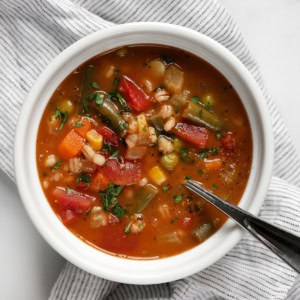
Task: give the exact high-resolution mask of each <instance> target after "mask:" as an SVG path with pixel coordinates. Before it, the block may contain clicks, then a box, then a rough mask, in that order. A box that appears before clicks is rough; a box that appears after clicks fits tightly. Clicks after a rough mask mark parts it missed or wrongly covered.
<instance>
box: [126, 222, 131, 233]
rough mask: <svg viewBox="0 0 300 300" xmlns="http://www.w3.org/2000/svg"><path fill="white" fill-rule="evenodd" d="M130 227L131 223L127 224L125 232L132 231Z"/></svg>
mask: <svg viewBox="0 0 300 300" xmlns="http://www.w3.org/2000/svg"><path fill="white" fill-rule="evenodd" d="M130 227H131V224H128V225H126V226H125V229H124V232H125V233H126V234H129V233H130Z"/></svg>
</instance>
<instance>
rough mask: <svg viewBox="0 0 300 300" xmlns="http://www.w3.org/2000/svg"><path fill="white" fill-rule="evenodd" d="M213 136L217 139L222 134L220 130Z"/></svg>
mask: <svg viewBox="0 0 300 300" xmlns="http://www.w3.org/2000/svg"><path fill="white" fill-rule="evenodd" d="M215 137H216V138H217V139H218V140H219V139H220V138H221V137H222V134H221V133H220V132H216V133H215Z"/></svg>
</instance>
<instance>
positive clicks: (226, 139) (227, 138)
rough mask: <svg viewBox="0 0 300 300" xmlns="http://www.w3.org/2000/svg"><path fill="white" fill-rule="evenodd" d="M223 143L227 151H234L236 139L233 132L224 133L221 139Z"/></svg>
mask: <svg viewBox="0 0 300 300" xmlns="http://www.w3.org/2000/svg"><path fill="white" fill-rule="evenodd" d="M221 144H222V146H223V147H224V148H225V149H226V150H227V151H234V150H235V148H236V141H235V137H234V135H233V133H232V132H226V133H224V134H223V136H222V139H221Z"/></svg>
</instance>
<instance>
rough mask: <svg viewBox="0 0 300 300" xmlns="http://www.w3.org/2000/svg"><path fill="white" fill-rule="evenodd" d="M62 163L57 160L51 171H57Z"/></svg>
mask: <svg viewBox="0 0 300 300" xmlns="http://www.w3.org/2000/svg"><path fill="white" fill-rule="evenodd" d="M61 163H62V160H61V159H60V160H58V161H57V162H56V163H55V165H54V166H53V167H52V170H58V169H59V168H60V165H61Z"/></svg>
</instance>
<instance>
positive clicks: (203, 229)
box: [193, 222, 214, 242]
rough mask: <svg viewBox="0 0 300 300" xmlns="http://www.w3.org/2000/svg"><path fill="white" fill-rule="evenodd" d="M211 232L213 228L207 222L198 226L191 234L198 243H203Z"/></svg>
mask: <svg viewBox="0 0 300 300" xmlns="http://www.w3.org/2000/svg"><path fill="white" fill-rule="evenodd" d="M213 232H214V226H213V225H212V223H211V222H208V223H204V224H202V225H200V226H199V227H198V228H197V229H195V230H194V232H193V234H194V236H195V237H196V238H197V239H198V240H199V241H200V242H203V241H204V240H206V239H207V238H208V237H210V236H211V235H212V233H213Z"/></svg>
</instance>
